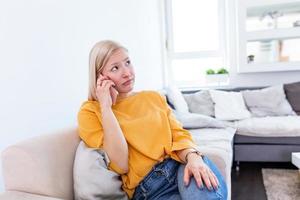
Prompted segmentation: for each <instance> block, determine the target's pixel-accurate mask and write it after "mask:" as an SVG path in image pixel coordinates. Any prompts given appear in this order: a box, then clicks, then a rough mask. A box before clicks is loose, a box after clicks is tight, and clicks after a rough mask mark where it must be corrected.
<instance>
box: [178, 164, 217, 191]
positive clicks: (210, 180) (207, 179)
mask: <svg viewBox="0 0 300 200" xmlns="http://www.w3.org/2000/svg"><path fill="white" fill-rule="evenodd" d="M191 175H193V177H194V179H195V181H196V184H197V186H198V187H199V188H203V183H204V184H205V185H206V187H207V188H208V189H209V190H212V189H213V188H214V189H217V188H218V187H219V181H218V179H217V177H216V175H215V174H214V173H213V172H212V171H211V170H210V169H209V168H206V167H201V168H195V169H192V168H190V169H189V168H187V167H185V169H184V177H183V181H184V184H185V186H187V185H188V183H189V181H190V177H191Z"/></svg>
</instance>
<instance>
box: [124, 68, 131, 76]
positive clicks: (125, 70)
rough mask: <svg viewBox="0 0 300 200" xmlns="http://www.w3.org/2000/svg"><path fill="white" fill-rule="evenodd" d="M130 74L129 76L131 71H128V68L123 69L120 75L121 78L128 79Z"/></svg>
mask: <svg viewBox="0 0 300 200" xmlns="http://www.w3.org/2000/svg"><path fill="white" fill-rule="evenodd" d="M130 74H131V71H130V69H129V68H128V67H126V66H125V67H123V73H122V76H123V77H128V76H130Z"/></svg>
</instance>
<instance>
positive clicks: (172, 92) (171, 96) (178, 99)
mask: <svg viewBox="0 0 300 200" xmlns="http://www.w3.org/2000/svg"><path fill="white" fill-rule="evenodd" d="M166 91H167V96H168V100H169V102H170V103H171V104H172V105H173V106H174V108H175V110H176V111H178V112H180V113H188V112H189V108H188V105H187V103H186V101H185V99H184V97H183V95H182V93H181V92H180V90H179V89H178V88H177V87H176V86H174V85H172V86H169V87H168V88H166Z"/></svg>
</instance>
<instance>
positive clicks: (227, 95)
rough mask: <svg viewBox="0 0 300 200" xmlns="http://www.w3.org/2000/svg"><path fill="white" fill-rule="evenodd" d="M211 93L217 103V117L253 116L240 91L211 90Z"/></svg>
mask: <svg viewBox="0 0 300 200" xmlns="http://www.w3.org/2000/svg"><path fill="white" fill-rule="evenodd" d="M210 95H211V98H212V100H213V102H214V103H215V117H216V118H217V119H220V120H239V119H245V118H249V117H250V116H251V114H250V112H249V111H248V110H247V108H246V106H245V103H244V99H243V96H242V94H241V93H240V92H226V91H219V90H210Z"/></svg>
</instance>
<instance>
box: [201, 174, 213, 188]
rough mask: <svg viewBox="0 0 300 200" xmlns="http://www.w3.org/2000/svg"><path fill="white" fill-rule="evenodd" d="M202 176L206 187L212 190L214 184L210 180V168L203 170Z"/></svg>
mask: <svg viewBox="0 0 300 200" xmlns="http://www.w3.org/2000/svg"><path fill="white" fill-rule="evenodd" d="M200 173H201V177H202V179H203V181H204V183H205V185H206V187H207V188H208V189H209V190H212V184H211V182H210V177H209V173H208V170H204V171H201V172H200Z"/></svg>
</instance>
